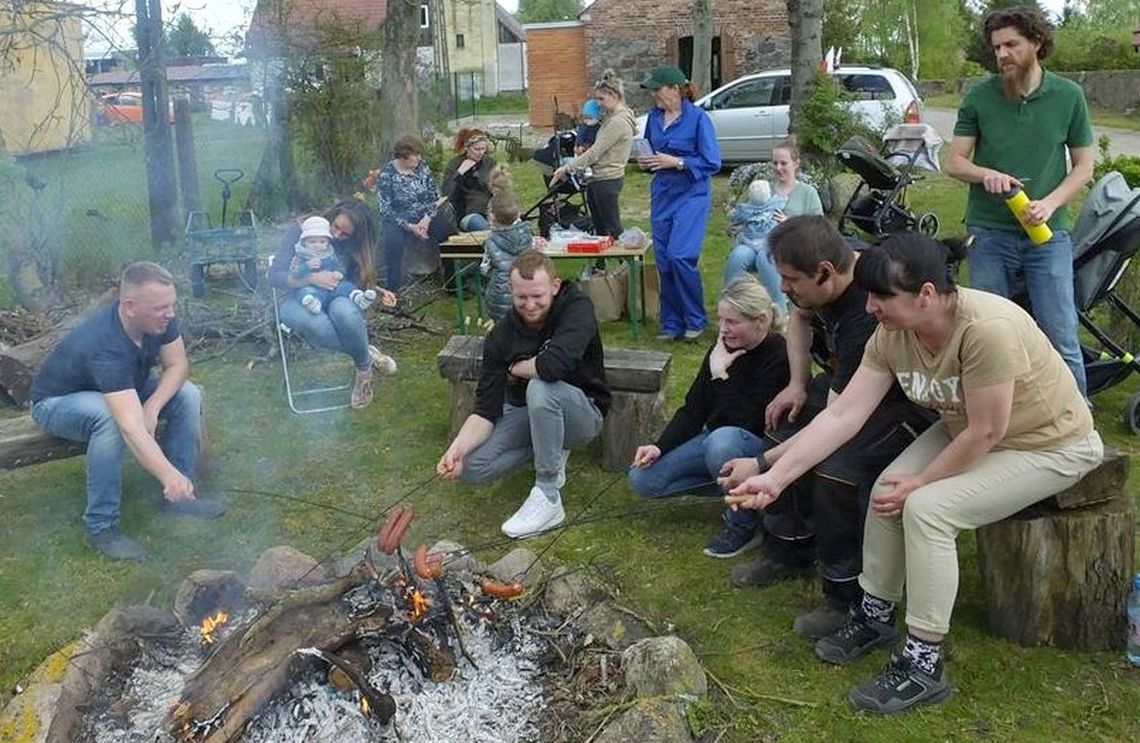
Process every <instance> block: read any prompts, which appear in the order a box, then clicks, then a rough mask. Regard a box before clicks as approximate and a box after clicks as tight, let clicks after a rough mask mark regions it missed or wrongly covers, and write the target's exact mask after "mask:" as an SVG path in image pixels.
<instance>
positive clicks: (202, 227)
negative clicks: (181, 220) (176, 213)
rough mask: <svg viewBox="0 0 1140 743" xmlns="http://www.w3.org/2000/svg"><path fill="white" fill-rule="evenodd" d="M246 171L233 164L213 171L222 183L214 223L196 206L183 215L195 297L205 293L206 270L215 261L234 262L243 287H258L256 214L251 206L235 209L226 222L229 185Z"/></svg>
mask: <svg viewBox="0 0 1140 743" xmlns="http://www.w3.org/2000/svg"><path fill="white" fill-rule="evenodd" d="M244 175H245V173H244V172H243V171H241V170H237V169H236V168H221V169H219V170H215V171H214V178H216V179H217V180H219V181H221V183H222V221H221V223H220V224H219V226H217V227H214V225H213V223H212V221H211V220H210V214H209V213H208V212H205V211H200V210H195V211H192V212H190V214H189V215H188V216H187V217H186V248H187V254H188V256H189V260H190V291H191V293H192V294H193V295H194V296H195V297H201V296H202V295H204V294H205V293H206V270H207V269H208V268H209V267H210V266H211V265H213V264H215V263H237V266H238V275H239V276H240V277H241V280H242V282H243V283H244V284H245V285H246V287H247V288H248V289H249V290H250V291H253V290H254V289H256V288H257V218H256V217H255V216H254V214H253V212H252V211H250V210H248V209H247V210H243V211H239V212H235V213H234V215H233V219H232V221H231V222H230V224H229V225H227V224H226V216H227V214H226V210H227V207H228V206H229V201H230V196H231V194H232V190H231V189H230V186H232V185H233V184H234V183H237V182H238V181H239V180H241V178H242V176H244Z"/></svg>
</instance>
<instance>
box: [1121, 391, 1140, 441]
mask: <svg viewBox="0 0 1140 743" xmlns="http://www.w3.org/2000/svg"><path fill="white" fill-rule="evenodd" d="M1124 425H1125V426H1127V427H1128V430H1129V431H1131V432H1132V433H1133V434H1137V433H1140V392H1137V393H1136V394H1134V395H1132V397H1130V398H1128V404H1127V405H1125V406H1124Z"/></svg>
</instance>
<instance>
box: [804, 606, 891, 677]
mask: <svg viewBox="0 0 1140 743" xmlns="http://www.w3.org/2000/svg"><path fill="white" fill-rule="evenodd" d="M898 636H899V632H898V630H896V629H895V627H894V625H892V624H885V623H884V622H876V621H875V620H874V619H871V618H869V617H868V616H867V615H866V614H864V613H863V611H862V610H861V609H859V608H858V607H853V608H851V609H850V610H849V611H848V612H847V621H846V622H844V624H843V626H842V627H841V628H840V629H839V631H838V632H836V633H835V634H833V635H828V636H827V637H824V638H822V639H821V640H819V641H818V642H817V643H816V644H815V654H816V655H818V656H819V658H820V660H825V661H827V662H828V663H834V664H836V665H838V666H844V665H847V664H848V663H852V662H854V661H857V660H859V659H860V658H862V657H863V656H864V655H866V654H867V653H869V652H871V651H872V650H874V649H875V648H880V647H883V646H884V645H890V644H891V643H893V642H894V641H895V640H896V639H898Z"/></svg>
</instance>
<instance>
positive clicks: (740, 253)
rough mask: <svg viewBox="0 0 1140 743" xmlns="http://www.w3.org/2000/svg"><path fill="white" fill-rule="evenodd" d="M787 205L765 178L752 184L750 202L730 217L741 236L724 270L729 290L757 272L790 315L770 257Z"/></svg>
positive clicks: (783, 197)
mask: <svg viewBox="0 0 1140 743" xmlns="http://www.w3.org/2000/svg"><path fill="white" fill-rule="evenodd" d="M787 203H788V199H787V197H785V196H780V195H779V194H773V193H772V187H771V186H770V185H769V184H768V181H766V180H764V179H762V178H758V179H756V180H754V181H752V183H750V184H748V200H747V201H742V202H741V203H739V204H737V205H736V207H735V208H733V210H732V212H731V213H730V214H729V217H728V219H729V222H730V223H731V225H732V227H733V228H736V229H737V230H738V232H737V235H736V245H734V246H733V248H732V251H731V252H730V253H729V254H728V260H727V261H726V262H725V266H724V283H725V285H726V286H727V285H728V282H730V281H732V280H733V279H734V278H736V277H737V276H739V275H740V274H742V273H744V272H746V271H755V272H756V276H757V278H759V279H760V283H762V284H763V285H764V288H765V289H767V290H768V294H770V295H771V296H772V301H774V302H775V303H776V306H777V307H779V308H780V310H781V312H782V313H786V312H787V309H788V300H787V297H785V296H784V294H783V292H781V291H780V274H779V272H778V271H777V270H776V267H775V265H774V264H773V263H772V259H771V257H770V256H769V255H768V233H769V232H771V231H772V228H773V227H775V226H776V215H777V214H779V213H780V212H781V211H782V210H783V208H784V206H786V205H787Z"/></svg>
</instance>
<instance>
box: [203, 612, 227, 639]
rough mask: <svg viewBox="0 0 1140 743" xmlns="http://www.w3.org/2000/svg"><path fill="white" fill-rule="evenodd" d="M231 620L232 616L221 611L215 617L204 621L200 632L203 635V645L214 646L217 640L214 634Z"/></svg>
mask: <svg viewBox="0 0 1140 743" xmlns="http://www.w3.org/2000/svg"><path fill="white" fill-rule="evenodd" d="M229 620H230V615H229V614H227V613H226V612H224V611H221V610H220V609H219V610H218V612H217V613H216V614H214V615H213V616H211V617H206V618H205V619H203V620H202V626H201V627H200V628H199V630H198V631H199V632H201V633H202V644H203V645H213V644H214V639H215V638H214V632H215V631H216V630H217V629H218V628H219V627H221V626H222V625H223V624H225V623H226V622H228V621H229Z"/></svg>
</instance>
